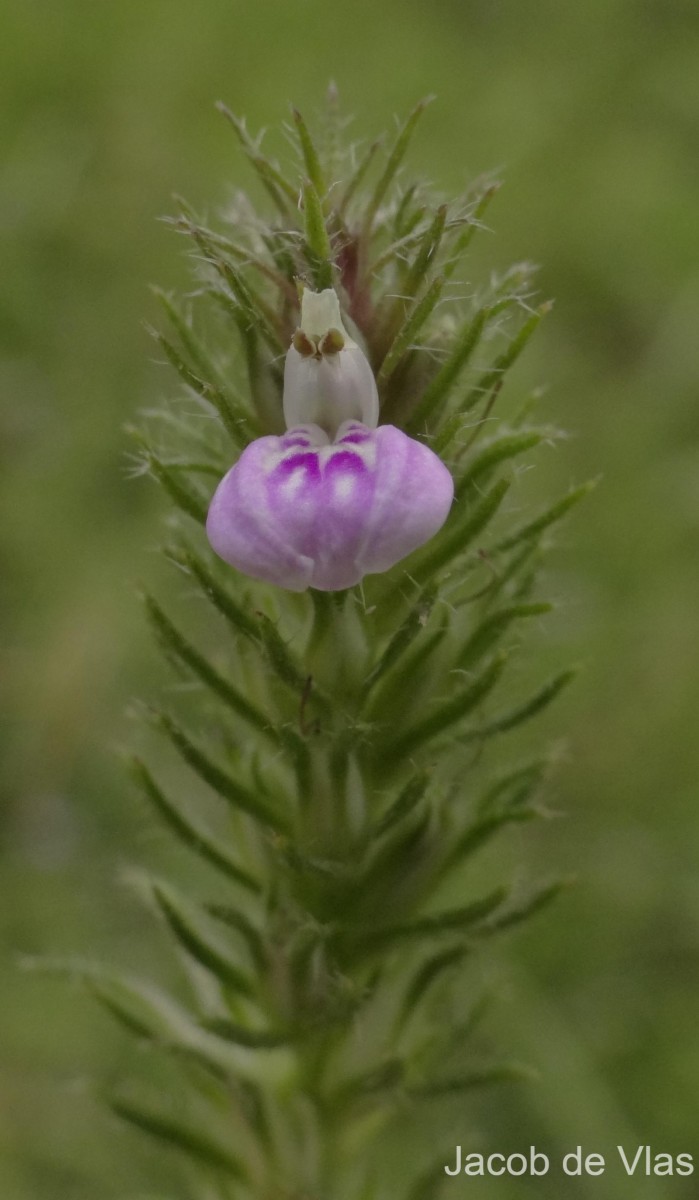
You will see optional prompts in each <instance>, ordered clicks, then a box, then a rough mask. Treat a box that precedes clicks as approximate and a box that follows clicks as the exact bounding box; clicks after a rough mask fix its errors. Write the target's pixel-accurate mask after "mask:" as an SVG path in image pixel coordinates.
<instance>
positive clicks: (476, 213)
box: [444, 183, 500, 279]
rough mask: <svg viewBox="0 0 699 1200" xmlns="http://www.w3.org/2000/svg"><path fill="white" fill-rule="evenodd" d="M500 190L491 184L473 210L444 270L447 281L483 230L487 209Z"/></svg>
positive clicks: (496, 184)
mask: <svg viewBox="0 0 699 1200" xmlns="http://www.w3.org/2000/svg"><path fill="white" fill-rule="evenodd" d="M499 190H500V185H499V184H498V183H491V184H490V185H489V186H488V187H487V188H486V189H485V191H484V192H483V195H482V196H481V197H480V199H479V200H478V202H477V203H476V207H475V208H474V210H473V214H472V216H471V217H470V219H469V223H468V225H467V227H466V228H465V229H464V231H463V233H462V234H461V235H460V237H459V238H458V239H457V241H456V244H455V246H454V249H453V251H452V256H451V260H450V262H449V263H448V264H447V265H446V267H445V268H444V274H445V275H446V277H447V279H451V276H452V275H453V274H454V271H455V270H456V268H457V266H458V264H459V261H460V260H461V258H462V257H463V255H464V254H465V253H466V251H467V250H468V248H469V246H470V244H471V241H472V240H473V237H474V236H475V234H476V233H477V231H478V230H479V229H481V228H482V225H481V222H482V220H483V217H484V216H485V213H486V209H487V208H488V206H489V204H490V202H491V200H492V199H493V197H494V196H495V195H497V193H498V191H499Z"/></svg>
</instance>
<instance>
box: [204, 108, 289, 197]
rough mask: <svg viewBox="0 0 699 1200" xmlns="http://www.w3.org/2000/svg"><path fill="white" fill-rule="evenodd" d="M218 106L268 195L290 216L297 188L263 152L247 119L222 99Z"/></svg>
mask: <svg viewBox="0 0 699 1200" xmlns="http://www.w3.org/2000/svg"><path fill="white" fill-rule="evenodd" d="M216 108H217V109H218V111H219V112H220V113H221V114H222V115H223V116H224V117H225V118H226V120H227V121H228V122H229V123H230V124H231V125H232V126H233V129H234V130H235V132H236V135H237V137H238V141H239V142H240V144H241V146H242V148H243V150H244V152H245V154H246V155H247V157H248V159H249V160H250V162H251V163H252V166H253V167H254V169H255V171H256V173H257V176H258V178H259V180H260V182H261V183H262V186H263V187H264V188H265V190H266V191H267V193H268V195H270V196H271V198H272V200H273V201H274V203H275V204H276V206H277V208H278V209H279V211H280V213H281V214H282V216H283V217H286V218H288V216H289V213H290V212H293V211H294V209H295V207H296V201H297V195H296V190H295V188H293V187H292V186H291V184H290V183H288V182H287V180H286V179H285V178H284V176H283V175H282V174H281V172H280V171H279V170H278V169H277V168H276V167H275V166H274V164H273V163H272V162H270V160H269V159H268V158H266V157H265V155H264V154H262V153H261V151H260V149H259V147H258V145H257V144H256V143H255V142H254V141H253V139H252V138H251V137H250V134H249V133H248V131H247V128H246V126H245V121H243V120H241V118H240V117H237V116H236V115H235V113H233V112H231V110H230V109H229V108H227V107H226V105H225V104H223V103H222V102H221V101H219V102H218V103H217V105H216Z"/></svg>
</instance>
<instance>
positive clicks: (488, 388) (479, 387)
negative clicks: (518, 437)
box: [433, 304, 551, 454]
mask: <svg viewBox="0 0 699 1200" xmlns="http://www.w3.org/2000/svg"><path fill="white" fill-rule="evenodd" d="M550 308H551V305H550V304H542V305H541V306H540V308H538V309H537V311H536V312H534V313H532V315H531V316H530V317H529V319H528V320H527V321H525V322H524V324H523V326H522V328H521V329H520V330H519V332H518V333H517V335H516V337H514V338H513V340H512V341H511V342H510V345H509V346H508V347H507V349H506V350H504V351H503V353H502V354H500V355H498V357H497V358H496V359H495V362H494V363H493V365H492V367H489V368H488V370H487V371H485V372H484V373H483V374H482V375H481V377H480V379H479V380H478V382H477V383H476V384H475V385H474V387H472V388H471V390H470V391H469V392H468V393H467V395H466V396H465V398H464V400H463V401H462V402H461V403H460V404H459V405H458V406H457V409H456V412H455V413H454V414H453V416H451V417H450V419H449V420H448V421H446V422H445V424H444V425H443V426H442V428H441V429H440V430H439V432H438V434H437V435H436V437H435V441H434V446H433V449H434V452H435V454H443V453H444V451H445V450H446V448H447V446H448V445H449V443H450V442H451V441H452V438H454V437H455V435H456V434H457V433H458V432H459V429H460V427H461V424H462V417H463V415H464V414H465V413H467V412H470V411H471V409H472V408H473V407H474V406H475V405H476V404H478V401H479V400H485V399H487V397H488V396H489V395H491V394H492V395H495V394H496V389H499V388H501V387H502V385H503V383H504V380H505V375H506V374H507V372H508V371H509V369H510V367H512V366H514V364H515V362H516V361H517V359H518V358H519V356H520V354H521V353H522V351H523V350H524V348H525V346H526V345H527V342H528V341H529V339H530V338H531V336H532V334H533V333H534V331H535V330H536V329H537V327H538V325H539V322H540V321H541V319H542V317H543V316H545V315H546V313H548V312H549V311H550Z"/></svg>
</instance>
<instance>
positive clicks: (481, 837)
mask: <svg viewBox="0 0 699 1200" xmlns="http://www.w3.org/2000/svg"><path fill="white" fill-rule="evenodd" d="M534 816H536V813H535V812H534V811H533V810H532V809H527V808H523V807H522V808H515V809H512V810H506V811H505V812H499V813H494V814H493V815H492V816H489V817H483V818H481V820H479V821H475V822H474V823H473V825H470V826H469V827H468V829H466V830H464V832H463V833H462V834H461V836H460V837H459V838H458V839H457V841H456V842H455V844H454V846H453V847H452V849H451V850H450V852H449V854H448V855H447V858H446V859H445V861H444V864H443V866H442V868H441V870H440V878H443V877H444V876H445V875H446V874H447V873H448V872H449V871H452V870H453V869H454V868H455V867H457V866H459V865H460V864H461V863H462V862H463V861H464V859H466V858H470V857H471V855H473V854H475V853H476V851H477V850H480V849H481V848H482V847H483V846H485V845H487V843H488V842H489V841H491V839H492V838H493V837H495V835H496V834H497V833H499V832H500V830H501V829H503V828H504V827H505V826H506V825H514V824H520V823H522V822H524V821H530V820H531V819H532V818H533V817H534Z"/></svg>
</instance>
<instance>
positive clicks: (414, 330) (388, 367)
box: [376, 275, 444, 390]
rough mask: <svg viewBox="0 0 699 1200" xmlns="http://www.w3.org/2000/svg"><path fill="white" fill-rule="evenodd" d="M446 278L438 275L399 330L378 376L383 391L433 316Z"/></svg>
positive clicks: (378, 382)
mask: <svg viewBox="0 0 699 1200" xmlns="http://www.w3.org/2000/svg"><path fill="white" fill-rule="evenodd" d="M443 287H444V277H443V276H442V275H438V276H437V278H436V279H433V280H432V283H431V284H430V285H429V287H428V288H427V291H426V292H425V294H424V296H423V297H422V299H421V300H419V301H418V302H417V304H415V305H414V306H413V307H412V309H411V310H410V312H409V313H408V314H407V315H406V317H405V320H404V321H403V324H402V326H401V328H400V329H399V330H398V332H397V334H396V336H395V337H394V339H393V341H392V343H391V345H390V346H389V348H388V351H387V353H386V356H385V358H384V360H383V362H382V364H381V367H380V368H379V372H378V374H377V376H376V383H377V386H378V388H379V390H381V389H382V388H385V387H386V386H387V384H388V381H389V380H390V378H391V376H392V375H393V373H394V371H396V369H397V368H398V367H399V366H400V363H401V361H402V359H403V356H404V354H405V353H406V351H407V350H409V349H410V348H411V347H412V344H413V342H414V340H415V338H416V337H417V335H418V334H419V332H420V330H421V329H422V327H423V325H424V324H425V321H427V320H428V318H429V317H430V316H431V315H432V312H433V311H434V308H435V306H436V305H437V303H438V301H439V298H440V296H441V294H442V288H443Z"/></svg>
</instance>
